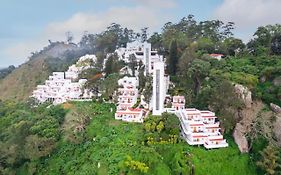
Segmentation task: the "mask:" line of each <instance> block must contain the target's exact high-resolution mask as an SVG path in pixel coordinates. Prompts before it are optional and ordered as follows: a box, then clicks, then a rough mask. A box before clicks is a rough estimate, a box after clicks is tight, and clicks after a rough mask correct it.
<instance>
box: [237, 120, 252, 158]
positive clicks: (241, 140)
mask: <svg viewBox="0 0 281 175" xmlns="http://www.w3.org/2000/svg"><path fill="white" fill-rule="evenodd" d="M245 134H246V129H245V127H244V126H243V125H242V124H240V123H237V124H236V127H235V129H234V133H233V137H234V140H235V143H236V144H237V145H238V148H239V150H240V152H241V153H247V152H248V151H249V145H248V141H247V138H246V136H245Z"/></svg>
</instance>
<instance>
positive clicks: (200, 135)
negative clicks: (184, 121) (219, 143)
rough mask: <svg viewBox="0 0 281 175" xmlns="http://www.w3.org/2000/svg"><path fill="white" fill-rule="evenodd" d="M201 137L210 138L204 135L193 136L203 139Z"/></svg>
mask: <svg viewBox="0 0 281 175" xmlns="http://www.w3.org/2000/svg"><path fill="white" fill-rule="evenodd" d="M201 137H208V136H204V135H200V136H193V138H201Z"/></svg>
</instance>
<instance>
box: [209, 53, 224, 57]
mask: <svg viewBox="0 0 281 175" xmlns="http://www.w3.org/2000/svg"><path fill="white" fill-rule="evenodd" d="M210 56H212V57H218V56H224V55H223V54H216V53H212V54H210Z"/></svg>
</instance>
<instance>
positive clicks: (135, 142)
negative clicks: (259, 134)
mask: <svg viewBox="0 0 281 175" xmlns="http://www.w3.org/2000/svg"><path fill="white" fill-rule="evenodd" d="M76 105H79V106H82V107H89V105H94V106H95V108H96V109H98V112H99V113H100V114H97V115H95V116H93V119H92V120H91V123H90V125H89V126H88V127H87V128H86V140H87V141H86V142H85V143H82V144H79V145H73V144H70V143H67V142H65V141H63V140H61V141H60V144H59V147H58V149H57V151H56V152H55V154H53V155H52V156H51V157H50V158H47V159H46V160H44V161H43V162H42V164H41V168H39V174H50V175H51V174H54V175H55V174H83V175H84V174H100V175H105V174H118V172H119V170H118V164H119V162H120V161H122V160H124V158H125V156H126V155H130V156H131V157H132V158H133V159H135V160H139V161H143V162H145V163H146V164H148V165H149V166H150V169H149V172H148V174H161V175H164V174H171V169H172V168H173V166H172V161H171V159H172V157H173V156H174V155H175V154H176V153H178V152H182V151H188V152H190V153H191V154H192V161H193V163H194V165H195V174H196V175H206V174H208V175H217V174H220V175H224V174H225V175H232V174H233V175H234V174H235V175H236V174H243V175H247V174H249V175H252V174H255V170H254V166H253V165H252V164H251V163H249V162H250V160H249V156H248V155H247V154H244V155H241V154H240V153H239V150H238V148H237V146H236V145H235V144H234V142H233V141H232V139H231V138H229V139H228V142H230V147H229V148H224V149H217V150H210V151H207V150H205V149H204V148H201V147H192V146H188V145H187V144H186V143H185V142H181V143H178V144H175V145H171V144H167V145H156V146H144V145H142V144H141V143H142V141H143V135H144V131H143V128H142V124H132V123H124V122H120V121H116V120H114V117H113V112H110V108H113V107H114V106H112V105H109V104H101V105H100V104H93V103H77V104H76ZM96 105H98V106H96ZM93 138H95V141H94V139H93ZM153 162H154V164H153ZM155 162H156V163H155ZM98 163H100V164H101V167H100V168H98V167H97V165H98ZM136 174H138V173H136Z"/></svg>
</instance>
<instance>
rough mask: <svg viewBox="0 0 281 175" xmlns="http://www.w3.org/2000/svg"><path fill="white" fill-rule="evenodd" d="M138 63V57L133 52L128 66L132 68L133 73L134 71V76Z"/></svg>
mask: <svg viewBox="0 0 281 175" xmlns="http://www.w3.org/2000/svg"><path fill="white" fill-rule="evenodd" d="M137 65H138V62H137V58H136V56H135V55H134V54H131V55H130V56H129V63H128V66H129V68H130V69H131V70H132V73H133V77H134V76H135V73H136V69H137Z"/></svg>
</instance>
